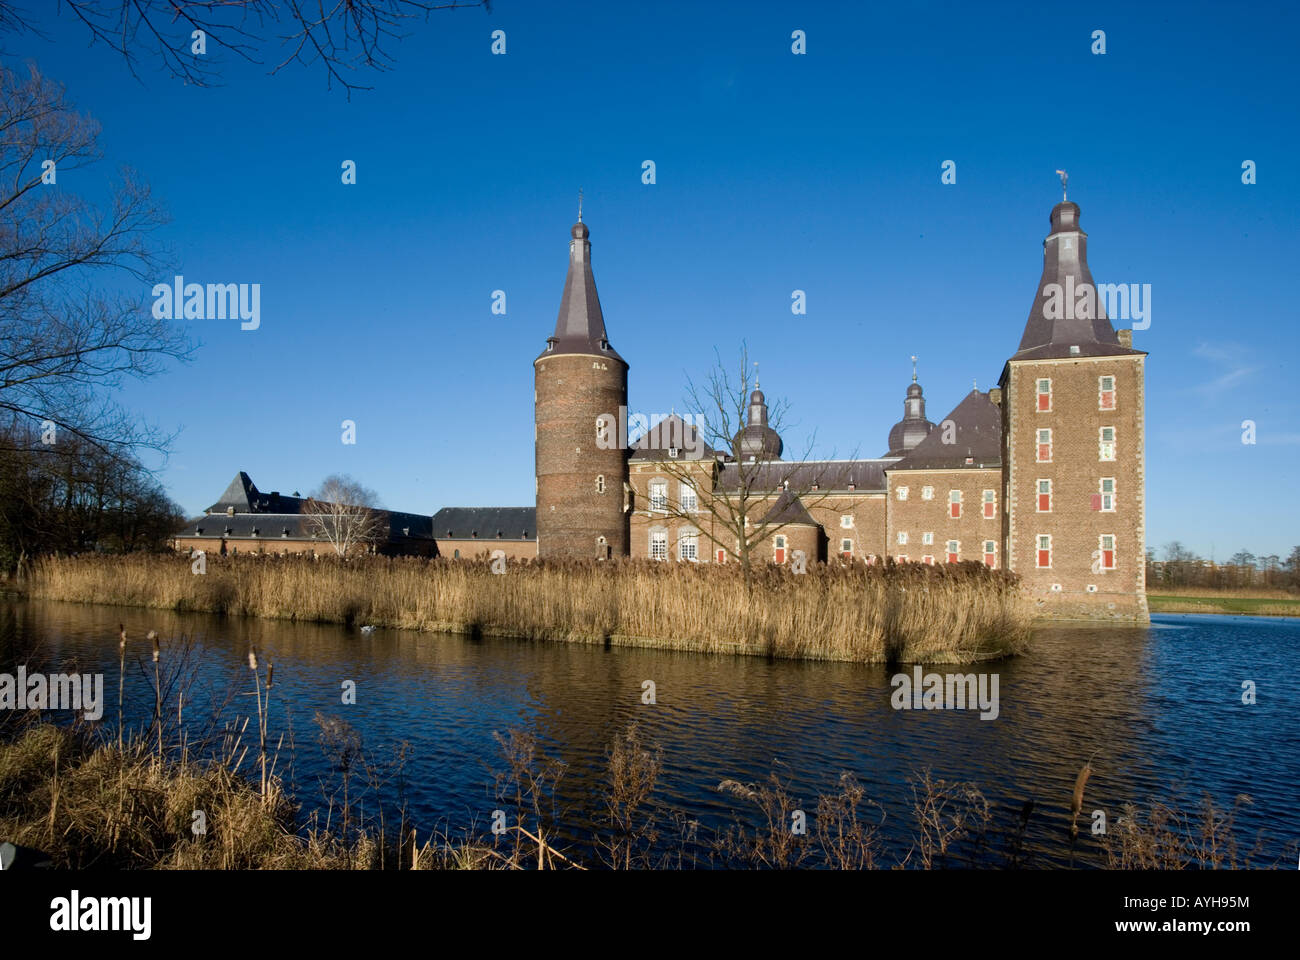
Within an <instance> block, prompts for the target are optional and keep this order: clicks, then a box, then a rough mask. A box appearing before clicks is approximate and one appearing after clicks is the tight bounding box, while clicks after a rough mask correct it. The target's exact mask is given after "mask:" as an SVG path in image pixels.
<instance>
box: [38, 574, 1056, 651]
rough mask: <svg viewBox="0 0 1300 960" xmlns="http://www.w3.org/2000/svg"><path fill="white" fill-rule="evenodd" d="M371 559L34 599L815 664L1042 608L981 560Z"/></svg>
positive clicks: (85, 579)
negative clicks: (798, 566) (748, 580)
mask: <svg viewBox="0 0 1300 960" xmlns="http://www.w3.org/2000/svg"><path fill="white" fill-rule="evenodd" d="M755 581H756V582H755V587H754V590H753V591H752V593H749V594H747V593H746V591H745V588H744V582H743V576H742V571H741V570H740V568H739V566H738V565H737V564H700V565H695V564H675V563H668V564H665V563H654V562H652V561H633V560H625V561H623V560H621V561H607V562H604V563H599V562H597V561H565V562H553V561H546V562H532V563H514V564H511V565H510V566H509V567H508V569H507V572H506V573H505V574H503V575H496V574H493V573H492V571H491V568H490V565H489V564H488V563H487V562H485V561H465V560H459V561H447V560H431V561H430V560H423V559H413V558H402V559H390V558H382V557H367V558H362V559H359V560H349V561H346V562H343V561H339V560H335V559H322V560H311V559H307V558H303V557H273V556H268V557H225V558H223V557H209V558H207V565H206V573H204V574H196V573H193V572H192V568H191V564H190V561H189V560H186V559H184V558H181V557H174V556H150V555H138V554H137V555H127V556H115V557H82V558H47V559H43V560H41V561H39V562H37V563H36V564H35V566H34V568H33V572H32V576H31V578H30V580H29V582H28V584H27V592H28V594H29V595H30V596H33V597H38V598H44V599H52V600H70V601H78V602H86V603H107V604H123V605H130V606H142V607H153V608H157V609H169V610H179V611H185V610H194V611H204V612H210V613H219V614H232V615H248V616H259V617H271V618H279V619H290V620H307V621H319V622H326V623H342V624H349V625H351V624H369V625H376V626H386V627H395V628H400V629H413V630H441V631H454V632H465V633H484V634H493V635H500V636H510V637H519V638H525V639H532V640H549V641H561V642H575V643H610V644H625V645H634V646H651V647H665V648H670V649H676V650H690V651H699V652H731V653H740V654H754V655H760V656H771V657H778V658H791V659H805V660H839V661H855V662H864V663H869V662H906V663H913V662H915V663H955V662H969V661H973V660H981V659H989V658H995V657H1003V656H1009V655H1013V654H1017V653H1020V652H1023V651H1024V649H1025V648H1026V646H1027V644H1028V642H1029V636H1030V624H1031V613H1030V611H1029V610H1028V607H1027V604H1026V602H1025V600H1024V599H1023V596H1022V593H1021V590H1020V587H1019V580H1018V578H1017V577H1016V576H1015V575H1014V574H1009V573H1006V572H1004V571H998V570H989V569H987V568H986V567H984V566H983V565H982V564H979V563H962V564H955V565H939V566H926V565H922V564H904V565H901V566H900V565H895V564H893V563H888V564H881V565H872V566H867V565H865V564H854V565H851V566H840V565H838V564H835V565H829V566H828V565H814V566H812V567H809V569H808V572H807V573H806V574H803V575H798V574H794V573H792V572H791V571H790V569H789V567H777V566H774V565H763V566H762V567H760V568H758V570H757V571H756V575H755Z"/></svg>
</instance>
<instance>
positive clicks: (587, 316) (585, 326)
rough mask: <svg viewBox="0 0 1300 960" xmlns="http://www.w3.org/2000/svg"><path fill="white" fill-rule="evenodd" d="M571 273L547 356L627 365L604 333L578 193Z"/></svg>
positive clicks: (588, 233)
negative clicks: (585, 357) (582, 357)
mask: <svg viewBox="0 0 1300 960" xmlns="http://www.w3.org/2000/svg"><path fill="white" fill-rule="evenodd" d="M569 233H570V236H571V238H572V239H570V240H569V273H568V275H567V276H566V277H565V278H564V295H563V296H562V297H561V298H560V315H559V316H558V317H557V318H556V321H555V333H554V334H553V335H552V336H550V337H549V338H547V341H546V350H545V353H551V354H556V353H589V354H594V355H596V356H601V357H612V358H614V359H615V360H618V361H620V362H623V363H626V361H624V360H623V358H622V357H620V356H619V355H618V353H617V352H616V351H615V350H614V347H613V346H612V345H611V344H610V342H609V335H608V334H607V333H606V332H605V317H604V314H602V313H601V310H600V297H599V296H597V295H596V278H595V276H594V275H593V274H592V272H591V241H590V240H588V239H587V238H588V237H589V236H590V231H589V230H588V229H587V225H586V224H585V223H583V222H582V195H581V192H579V199H578V222H577V223H575V224H574V225H573V229H572V230H571V231H569Z"/></svg>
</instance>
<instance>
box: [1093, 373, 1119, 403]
mask: <svg viewBox="0 0 1300 960" xmlns="http://www.w3.org/2000/svg"><path fill="white" fill-rule="evenodd" d="M1097 409H1098V410H1114V409H1115V378H1114V377H1098V378H1097Z"/></svg>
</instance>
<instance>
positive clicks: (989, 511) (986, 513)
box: [984, 503, 993, 520]
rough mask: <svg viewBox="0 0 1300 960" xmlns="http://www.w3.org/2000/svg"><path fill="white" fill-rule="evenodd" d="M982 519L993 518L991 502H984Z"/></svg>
mask: <svg viewBox="0 0 1300 960" xmlns="http://www.w3.org/2000/svg"><path fill="white" fill-rule="evenodd" d="M984 519H985V520H992V519H993V504H991V503H986V504H984Z"/></svg>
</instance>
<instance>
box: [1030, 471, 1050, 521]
mask: <svg viewBox="0 0 1300 960" xmlns="http://www.w3.org/2000/svg"><path fill="white" fill-rule="evenodd" d="M1043 484H1047V489H1046V490H1044V489H1043ZM1043 494H1047V509H1046V510H1044V509H1043V508H1042V506H1041V503H1042V501H1040V500H1039V499H1038V498H1039V497H1041V496H1042V495H1043ZM1051 512H1052V481H1051V480H1050V479H1048V478H1047V477H1039V478H1038V479H1037V480H1035V481H1034V513H1051Z"/></svg>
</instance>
